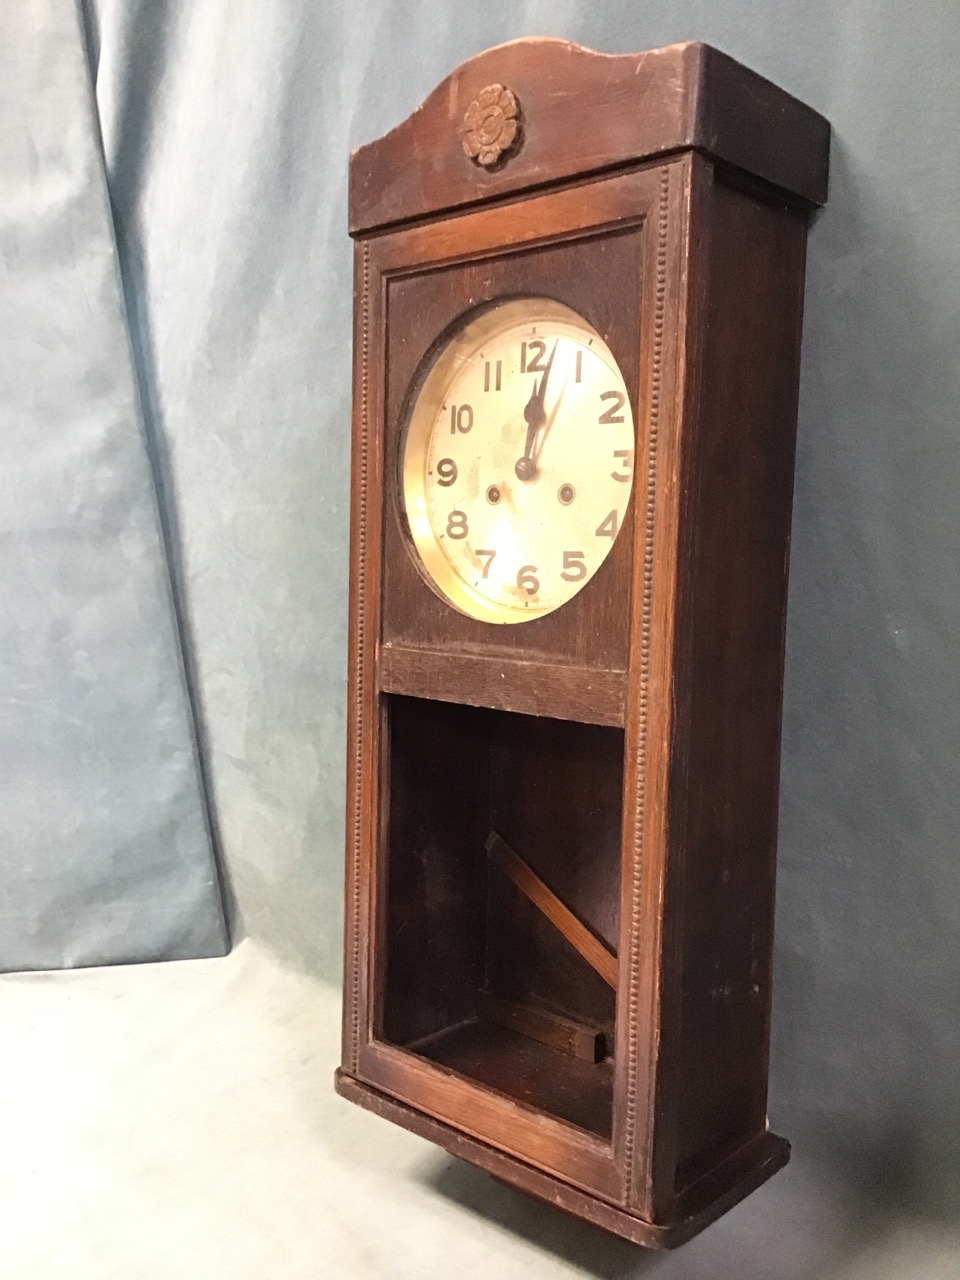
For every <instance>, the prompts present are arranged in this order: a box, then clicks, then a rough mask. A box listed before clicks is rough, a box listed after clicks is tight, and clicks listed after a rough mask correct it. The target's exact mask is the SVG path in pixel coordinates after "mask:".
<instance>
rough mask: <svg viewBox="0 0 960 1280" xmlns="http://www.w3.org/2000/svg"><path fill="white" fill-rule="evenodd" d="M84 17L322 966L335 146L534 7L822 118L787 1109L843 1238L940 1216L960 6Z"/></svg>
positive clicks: (207, 596)
mask: <svg viewBox="0 0 960 1280" xmlns="http://www.w3.org/2000/svg"><path fill="white" fill-rule="evenodd" d="M86 21H87V27H88V34H89V49H90V59H91V65H92V74H93V75H94V76H95V80H96V92H97V102H98V105H99V110H100V118H101V123H102V128H103V137H104V146H105V152H106V157H107V164H108V175H109V182H110V193H111V197H112V201H113V209H114V214H115V218H116V226H117V234H118V239H119V244H120V251H121V260H122V263H123V268H124V276H125V283H126V286H127V290H128V297H129V299H130V303H131V318H132V324H133V338H134V349H135V351H136V353H137V361H138V367H139V371H140V376H141V379H142V387H143V394H144V400H145V404H146V406H147V417H148V426H149V428H150V430H151V432H152V433H153V439H154V440H155V442H156V452H157V460H158V465H159V467H160V471H161V474H162V478H163V497H164V510H165V512H166V514H167V519H168V523H169V531H170V544H171V548H172V560H173V564H172V567H173V571H174V576H175V580H176V583H177V587H178V591H179V598H180V601H181V604H182V608H183V612H184V617H185V621H186V630H187V635H188V640H189V653H190V656H191V663H192V669H193V671H194V674H195V681H196V683H195V695H196V706H197V709H198V712H199V716H200V723H201V726H202V733H203V740H204V742H205V744H206V747H207V757H206V758H207V764H208V767H209V771H210V780H211V795H212V798H213V801H214V810H215V813H216V815H217V822H218V825H219V831H220V836H221V839H222V847H223V851H224V857H225V865H226V868H227V872H228V877H229V881H230V886H231V892H232V895H233V898H234V900H235V906H236V912H237V917H238V922H239V925H240V926H241V927H242V928H244V929H246V930H248V931H249V932H251V933H252V934H254V935H256V936H257V937H259V938H261V939H264V940H266V941H268V942H269V943H270V944H271V945H272V946H273V947H274V948H275V949H276V950H277V951H278V952H279V953H280V954H281V955H282V956H283V957H285V958H286V959H287V960H288V961H289V962H291V963H292V964H295V965H298V966H303V967H305V968H307V969H308V970H310V971H311V972H313V973H316V974H320V975H322V976H324V977H326V978H328V979H330V980H331V981H335V980H336V978H337V974H338V964H339V953H340V914H339V913H340V895H341V832H342V812H343V810H342V794H343V767H342V762H343V727H344V725H343V720H344V714H343V712H344V670H345V661H344V633H345V616H346V541H347V501H346V494H347V424H348V416H349V369H350V349H349V325H350V302H351V298H350V288H351V284H350V281H351V276H350V246H349V243H348V241H347V239H346V234H345V222H346V206H345V190H346V187H345V178H346V160H347V153H348V149H349V147H350V146H352V145H356V144H358V143H360V142H362V141H366V140H368V139H370V138H372V137H375V136H378V135H379V134H381V133H383V132H384V131H386V130H387V129H388V128H390V127H392V126H393V125H394V124H396V123H397V122H398V121H399V120H400V119H401V118H402V117H404V116H405V115H406V114H408V113H409V112H410V111H411V110H413V109H414V108H415V107H416V105H417V104H418V102H419V101H420V100H421V99H422V98H423V96H424V95H425V94H426V93H427V92H428V91H429V90H430V89H431V88H432V87H433V86H434V85H435V84H436V83H437V81H439V80H440V79H441V78H442V77H443V76H444V75H446V74H447V73H448V72H449V71H450V70H451V69H452V67H453V66H455V65H456V64H457V62H459V61H460V60H462V59H463V58H465V57H467V56H469V55H470V54H471V53H473V52H476V51H477V50H479V49H481V48H483V47H485V46H487V45H490V44H494V43H497V42H499V41H501V40H505V39H508V38H511V37H514V36H520V35H530V34H550V35H557V36H565V37H568V38H571V39H576V40H579V41H581V42H583V43H585V44H589V45H592V46H594V47H597V48H601V49H606V50H610V51H625V50H636V49H643V48H647V47H651V46H655V45H658V44H664V43H668V42H670V41H672V40H677V39H687V38H697V39H702V40H707V41H710V42H712V43H714V44H716V45H718V46H719V47H721V48H723V49H725V50H726V51H727V52H729V53H731V54H733V55H734V56H735V57H737V58H739V59H741V60H742V61H744V62H746V63H747V64H749V65H750V66H753V67H755V68H756V69H757V70H759V71H761V72H763V73H765V74H767V75H769V76H770V77H771V78H772V79H774V80H776V81H777V82H778V83H780V84H782V85H783V86H784V87H786V88H788V89H790V90H792V91H793V92H795V93H797V94H798V95H799V96H801V97H803V98H805V99H806V100H807V101H809V102H810V103H811V104H812V105H814V106H815V107H817V108H818V109H819V110H821V111H822V112H824V114H826V115H827V116H828V117H829V118H830V119H831V120H832V122H833V124H834V127H835V139H834V149H833V169H832V177H831V201H830V205H829V207H828V208H827V210H826V212H825V213H824V214H823V215H821V216H820V217H819V218H818V219H817V221H816V223H815V225H814V227H813V231H812V236H811V241H810V256H809V277H808V289H807V315H806V326H805V354H804V370H803V386H802V401H801V420H800V437H799V456H798V464H797V465H798V469H797V495H796V508H795V519H794V543H793V562H792V586H791V595H790V615H789V640H788V664H787V688H786V724H785V741H784V753H783V786H782V837H781V862H780V865H781V875H780V883H779V918H778V946H777V996H776V1009H775V1027H774V1061H773V1086H772V1096H771V1115H772V1119H773V1120H774V1122H775V1124H776V1125H777V1127H778V1128H779V1129H780V1130H781V1131H782V1132H785V1133H788V1134H789V1135H790V1136H791V1137H793V1138H794V1139H796V1140H798V1142H799V1143H800V1144H802V1145H804V1149H805V1150H806V1151H807V1152H808V1153H810V1152H813V1153H815V1155H816V1157H817V1159H818V1160H820V1161H821V1162H823V1163H825V1164H826V1165H827V1166H828V1167H829V1168H830V1169H831V1170H832V1171H833V1172H834V1173H835V1174H836V1176H837V1177H838V1178H839V1179H842V1181H843V1185H844V1187H845V1189H846V1191H847V1192H849V1193H850V1194H851V1195H852V1196H854V1198H855V1200H856V1203H858V1204H859V1205H860V1206H861V1220H860V1221H851V1222H850V1223H849V1226H848V1230H849V1233H850V1236H851V1239H855V1238H856V1236H857V1233H858V1232H863V1233H875V1232H876V1231H877V1230H878V1229H880V1228H878V1223H879V1222H881V1221H883V1220H884V1218H885V1216H886V1215H887V1214H889V1213H893V1214H894V1215H897V1214H903V1213H910V1214H911V1215H914V1216H917V1215H919V1216H920V1217H921V1219H922V1220H931V1221H932V1220H935V1219H937V1218H943V1219H948V1220H950V1219H952V1218H954V1217H955V1216H956V1213H957V1202H958V1200H957V1195H958V1187H960V1073H958V1071H957V1062H958V1057H960V1011H958V999H957V994H958V991H960V945H958V942H960V939H958V932H960V859H958V857H957V827H958V807H960V786H958V782H960V778H958V773H960V764H958V761H960V750H958V748H960V742H958V738H960V713H958V693H960V664H958V653H957V643H956V636H957V627H958V621H960V619H958V613H960V427H958V417H957V408H956V406H957V403H958V392H960V361H958V359H957V354H956V352H957V343H958V336H960V334H958V327H960V326H958V310H960V279H958V270H957V264H958V254H957V250H956V228H957V209H958V205H960V199H958V198H960V169H958V165H957V161H956V157H957V153H958V142H960V137H958V135H960V81H958V77H957V74H956V68H957V66H958V64H960V56H958V55H960V10H958V9H957V7H956V4H955V2H954V0H927V2H926V3H925V4H922V5H913V6H907V5H902V4H899V3H894V0H881V2H880V3H877V0H780V2H779V3H777V4H770V3H768V0H670V2H669V3H666V2H665V0H649V2H648V3H646V4H644V5H642V6H641V5H638V4H636V3H634V2H633V0H608V2H606V3H597V2H594V3H587V0H551V3H549V4H547V3H534V2H528V3H516V0H509V2H508V0H486V2H485V3H484V4H482V5H481V4H474V5H470V4H463V5H457V6H454V5H453V4H444V3H441V2H440V0H430V2H427V0H410V2H408V3H404V4H402V5H401V4H393V5H391V4H388V3H386V2H385V0H354V2H353V3H351V4H349V5H347V4H334V3H326V4H322V5H321V4H313V3H308V2H307V0H275V2H274V3H273V4H268V5H265V4H263V3H262V0H256V2H254V0H232V3H230V4H229V5H227V4H214V3H206V4H187V3H173V2H171V0H140V2H134V0H110V2H105V3H99V4H97V3H91V4H90V7H89V8H88V9H87V11H86ZM119 358H120V357H118V359H119ZM50 760H51V761H52V760H53V757H52V756H51V757H50ZM792 1247H796V1246H795V1245H794V1246H792Z"/></svg>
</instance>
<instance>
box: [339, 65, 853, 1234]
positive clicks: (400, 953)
mask: <svg viewBox="0 0 960 1280" xmlns="http://www.w3.org/2000/svg"><path fill="white" fill-rule="evenodd" d="M828 150H829V128H828V125H827V123H826V121H824V120H823V119H822V117H820V116H819V115H817V114H816V112H814V111H812V110H811V109H810V108H808V107H806V106H804V105H803V104H802V103H800V102H798V101H797V100H796V99H794V98H792V97H790V96H789V95H788V94H786V93H784V92H782V91H781V90H779V89H777V88H776V87H774V86H773V85H771V84H770V83H769V82H768V81H766V80H763V79H762V78H761V77H759V76H757V75H755V74H754V73H752V72H750V71H748V70H747V69H746V68H744V67H742V66H740V65H738V64H737V63H735V62H733V61H732V60H731V59H729V58H727V57H726V56H724V55H723V54H720V53H718V52H717V51H716V50H713V49H710V48H708V47H707V46H704V45H700V44H685V45H674V46H671V47H669V48H667V49H661V50H656V51H653V52H650V53H644V54H636V55H616V56H609V55H603V54H597V53H593V52H591V51H589V50H586V49H582V48H579V47H577V46H574V45H570V44H567V43H565V42H563V41H558V40H522V41H517V42H514V43H511V44H507V45H503V46H500V47H499V48H495V49H491V50H488V51H487V52H485V53H482V54H479V55H478V56H477V57H475V58H472V59H471V60H470V61H468V62H466V63H465V64H464V65H463V66H461V67H460V68H459V69H458V70H457V71H455V72H454V73H453V74H452V75H451V76H450V77H449V78H448V79H447V80H445V81H444V82H443V83H442V84H441V85H440V86H439V87H438V88H437V89H436V90H435V91H434V92H433V93H432V94H431V95H430V97H428V98H427V100H426V102H425V103H424V104H423V105H422V107H421V108H420V109H419V110H418V111H417V112H415V113H414V115H413V116H411V117H410V118H409V119H408V120H406V121H405V122H404V123H403V124H401V125H400V126H399V127H398V128H397V129H395V130H394V131H393V132H392V133H390V134H387V135H386V136H385V137H384V138H382V139H380V140H379V141H377V142H374V143H372V144H370V145H369V146H366V147H362V148H360V149H359V150H358V151H356V152H355V153H354V154H353V156H352V158H351V164H350V230H351V234H352V235H353V236H354V237H355V242H356V254H355V262H356V306H355V346H354V350H355V360H354V419H353V469H352V476H353V481H352V486H353V487H352V499H351V501H352V508H351V531H352V540H351V615H350V670H349V686H348V692H349V777H348V808H347V819H348V820H347V826H348V838H347V875H346V946H345V958H346V965H345V988H344V1038H343V1065H342V1067H341V1069H340V1071H339V1072H338V1074H337V1087H338V1089H339V1090H340V1092H341V1093H342V1094H343V1095H344V1096H345V1097H347V1098H350V1099H351V1100H353V1101H355V1102H357V1103H359V1104H360V1105H362V1106H365V1107H367V1108H369V1109H370V1110H372V1111H375V1112H377V1113H378V1114H380V1115H382V1116H385V1117H387V1118H389V1119H391V1120H393V1121H395V1122H397V1123H399V1124H401V1125H404V1126H405V1127H407V1128H409V1129H412V1130H414V1131H415V1132H417V1133H419V1134H422V1135H424V1136H425V1137H428V1138H430V1139H432V1140H433V1141H434V1142H436V1143H438V1144H439V1145H441V1146H442V1147H445V1148H446V1149H447V1150H448V1151H451V1152H453V1153H454V1154H456V1155H458V1156H460V1157H462V1158H464V1159H466V1160H469V1161H472V1162H473V1163H474V1164H476V1165H478V1166H479V1167H480V1168H482V1169H485V1170H487V1171H488V1172H490V1173H492V1174H494V1175H496V1176H497V1177H499V1178H501V1179H503V1180H505V1181H507V1182H510V1183H513V1184H515V1185H516V1186H518V1187H521V1188H523V1189H524V1190H526V1191H528V1192H531V1193H532V1194H534V1195H536V1196H539V1197H541V1198H543V1199H546V1200H549V1201H551V1202H552V1203H554V1204H556V1205H559V1206H560V1207H561V1208H564V1209H566V1210H567V1211H569V1212H571V1213H573V1214H576V1215H578V1216H580V1217H582V1218H585V1219H588V1220H589V1221H592V1222H594V1223H597V1224H599V1225H600V1226H602V1227H605V1228H607V1229H608V1230H610V1231H613V1232H616V1233H618V1234H620V1235H622V1236H625V1237H626V1238H628V1239H630V1240H633V1241H636V1242H637V1243H640V1244H646V1245H654V1246H670V1245H674V1244H678V1243H680V1242H682V1241H683V1240H685V1239H687V1238H688V1237H689V1236H690V1235H692V1234H694V1233H695V1232H696V1231H698V1230H699V1229H701V1228H702V1227H703V1226H704V1225H706V1224H707V1223H708V1222H710V1221H711V1220H712V1219H714V1218H715V1217H717V1216H718V1215H719V1214H720V1213H722V1212H723V1211H724V1210H725V1209H727V1208H729V1207H730V1206H731V1205H732V1204H734V1203H736V1202H737V1201H738V1200H739V1199H741V1198H742V1197H743V1196H745V1195H746V1194H748V1193H749V1192H750V1191H751V1190H752V1189H754V1188H755V1187H757V1186H758V1185H759V1184H760V1183H762V1182H763V1181H764V1180H765V1179H766V1178H768V1177H769V1176H770V1175H771V1174H772V1173H774V1172H775V1171H776V1170H777V1169H778V1168H780V1167H781V1166H782V1165H783V1164H784V1163H785V1162H786V1160H787V1158H788V1154H789V1146H788V1144H787V1143H786V1141H785V1140H784V1139H782V1138H780V1137H779V1136H777V1135H775V1134H774V1133H772V1132H771V1131H770V1130H769V1129H768V1126H767V1117H766V1098H767V1062H768V1045H769V1032H770V996H771V952H772V931H773V887H774V867H775V849H776V818H777V792H778V772H779V737H780V706H781V686H782V675H783V641H784V613H785V603H786V562H787V549H788V540H789V529H790V507H791V497H792V477H793V453H794V439H795V432H796V415H797V392H798V381H799V355H800V331H801V315H802V301H803V279H804V255H805V247H806V235H807V225H808V221H809V215H810V212H811V210H812V209H814V208H815V207H816V206H817V205H820V204H822V203H823V202H824V201H825V199H826V179H827V162H828Z"/></svg>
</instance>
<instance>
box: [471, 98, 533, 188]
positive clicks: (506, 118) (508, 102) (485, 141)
mask: <svg viewBox="0 0 960 1280" xmlns="http://www.w3.org/2000/svg"><path fill="white" fill-rule="evenodd" d="M519 114H520V104H519V103H518V102H517V99H516V97H515V95H514V94H513V93H511V92H510V90H509V89H505V88H504V86H503V85H502V84H488V85H487V87H486V88H485V89H482V90H481V91H480V94H479V96H478V97H477V98H475V99H474V101H473V102H471V103H470V105H469V107H467V112H466V115H465V116H464V117H463V127H464V136H463V149H464V151H465V152H466V153H467V155H468V156H470V158H471V159H472V160H476V162H477V164H482V165H483V166H484V168H486V169H490V168H492V167H493V165H495V164H496V163H497V162H498V160H499V159H500V158H501V156H503V155H504V154H505V153H506V152H508V151H509V150H510V149H511V148H512V147H514V146H516V144H517V142H518V141H519V138H520V120H519V118H518V117H519Z"/></svg>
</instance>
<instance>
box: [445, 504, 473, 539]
mask: <svg viewBox="0 0 960 1280" xmlns="http://www.w3.org/2000/svg"><path fill="white" fill-rule="evenodd" d="M469 532H470V531H469V529H468V528H467V513H466V512H465V511H451V512H450V514H449V515H448V516H447V537H448V538H454V539H460V538H465V537H466V536H467V534H468V533H469Z"/></svg>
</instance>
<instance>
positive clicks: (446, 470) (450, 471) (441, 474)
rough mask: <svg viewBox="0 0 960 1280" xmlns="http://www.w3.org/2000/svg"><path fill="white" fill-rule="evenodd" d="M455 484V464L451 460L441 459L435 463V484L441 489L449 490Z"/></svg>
mask: <svg viewBox="0 0 960 1280" xmlns="http://www.w3.org/2000/svg"><path fill="white" fill-rule="evenodd" d="M456 482H457V464H456V463H455V462H454V460H453V459H452V458H441V459H440V461H439V462H438V463H437V484H438V485H440V487H441V488H442V489H449V488H450V486H451V485H452V484H456Z"/></svg>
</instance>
